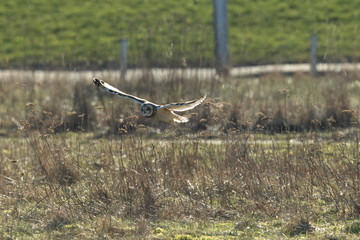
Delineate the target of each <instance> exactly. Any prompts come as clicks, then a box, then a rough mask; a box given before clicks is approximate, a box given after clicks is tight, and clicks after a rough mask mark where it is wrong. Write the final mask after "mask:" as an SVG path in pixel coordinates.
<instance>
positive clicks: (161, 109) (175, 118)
mask: <svg viewBox="0 0 360 240" xmlns="http://www.w3.org/2000/svg"><path fill="white" fill-rule="evenodd" d="M93 82H94V83H95V85H97V86H98V87H101V88H103V89H104V91H106V92H109V93H111V94H114V95H117V96H119V97H123V98H127V99H129V100H131V101H134V102H136V103H139V104H144V103H150V104H153V105H154V106H156V107H157V113H156V114H155V116H154V118H156V119H158V120H160V121H164V122H176V123H186V122H188V121H189V119H188V118H187V117H185V116H180V115H178V114H176V113H174V112H183V111H187V110H191V109H193V108H195V107H196V106H198V105H200V104H201V103H202V102H204V100H205V98H206V96H204V97H202V98H200V99H197V100H192V101H187V102H180V103H169V104H165V105H158V104H155V103H152V102H150V101H148V100H146V99H142V98H138V97H136V96H133V95H130V94H127V93H125V92H122V91H120V90H119V89H117V88H115V87H113V86H111V85H110V84H108V83H106V82H104V81H102V80H100V79H96V78H94V79H93Z"/></svg>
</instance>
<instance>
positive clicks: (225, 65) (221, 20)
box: [214, 0, 229, 75]
mask: <svg viewBox="0 0 360 240" xmlns="http://www.w3.org/2000/svg"><path fill="white" fill-rule="evenodd" d="M214 27H215V55H216V72H217V73H218V74H220V75H228V74H229V54H228V24H227V0H214Z"/></svg>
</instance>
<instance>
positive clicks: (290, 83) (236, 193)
mask: <svg viewBox="0 0 360 240" xmlns="http://www.w3.org/2000/svg"><path fill="white" fill-rule="evenodd" d="M69 76H70V75H69ZM69 76H66V75H60V74H59V75H52V76H50V75H49V78H48V79H47V80H46V81H37V80H34V79H32V78H26V77H24V76H23V75H22V74H21V73H19V74H13V75H11V76H8V77H6V78H3V79H1V81H0V92H1V94H0V97H1V103H2V104H1V105H0V107H1V108H0V116H1V119H0V131H1V132H0V135H1V136H0V209H1V211H0V214H1V220H0V221H1V222H0V234H1V235H0V238H2V239H57V238H60V239H94V238H100V239H119V238H124V239H139V238H144V239H145V238H146V239H239V238H242V239H299V238H300V239H355V238H358V237H359V234H360V220H359V213H360V198H359V197H360V196H359V191H360V184H359V176H360V172H359V171H360V168H359V160H360V149H359V148H360V140H359V139H360V132H359V114H358V113H359V108H360V106H359V101H358V96H359V95H360V85H359V80H358V75H357V74H356V73H348V74H347V75H343V74H339V75H325V76H323V77H320V78H316V79H314V78H311V77H309V76H307V75H305V74H302V73H297V74H295V75H294V76H291V77H289V76H282V75H279V74H278V73H274V74H269V75H265V76H262V77H259V78H228V79H220V78H218V77H214V78H210V79H202V78H201V77H192V78H187V77H184V76H181V74H180V75H176V74H169V76H168V77H167V78H164V79H162V80H159V79H154V78H153V77H152V76H151V75H149V73H148V72H144V73H143V75H142V76H140V77H139V79H132V81H128V82H122V83H121V84H119V82H117V81H116V79H114V78H111V77H108V76H106V75H105V74H104V75H101V74H100V76H97V77H99V78H104V80H107V81H109V82H110V83H112V84H114V85H116V86H118V87H119V88H120V89H122V90H124V91H126V92H129V93H132V94H135V95H138V96H141V97H143V98H149V99H151V100H153V101H154V102H159V103H163V102H172V101H176V100H186V99H193V98H197V97H199V96H201V95H203V94H207V95H208V99H207V100H206V102H205V103H204V104H203V105H201V106H199V107H198V108H196V109H195V110H193V111H192V112H191V113H189V114H188V116H189V117H190V122H189V123H187V124H183V125H177V126H172V125H167V124H159V123H158V122H152V121H151V120H148V119H143V118H140V117H139V116H138V114H137V111H138V109H137V107H136V106H135V105H133V104H130V103H128V102H127V101H125V100H122V99H119V98H116V97H113V96H109V95H108V94H106V93H105V92H102V91H100V90H99V89H98V88H96V87H95V86H94V85H93V84H92V82H91V79H84V80H77V81H75V80H74V79H72V77H69ZM200 89H201V90H200ZM164 92H171V93H172V94H165V95H164V94H163V93H164Z"/></svg>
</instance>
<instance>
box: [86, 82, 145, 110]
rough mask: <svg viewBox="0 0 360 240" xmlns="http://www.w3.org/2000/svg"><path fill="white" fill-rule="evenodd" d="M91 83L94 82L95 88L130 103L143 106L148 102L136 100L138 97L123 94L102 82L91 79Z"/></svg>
mask: <svg viewBox="0 0 360 240" xmlns="http://www.w3.org/2000/svg"><path fill="white" fill-rule="evenodd" d="M93 82H94V84H95V85H96V86H98V87H101V88H103V89H104V91H106V92H109V93H111V94H115V95H117V96H119V97H123V98H127V99H129V100H131V101H134V102H136V103H139V104H143V103H145V102H149V101H147V100H146V99H142V98H138V97H135V96H133V95H130V94H127V93H124V92H122V91H120V90H119V89H117V88H115V87H113V86H111V85H110V84H108V83H106V82H104V81H103V80H100V79H97V78H94V79H93Z"/></svg>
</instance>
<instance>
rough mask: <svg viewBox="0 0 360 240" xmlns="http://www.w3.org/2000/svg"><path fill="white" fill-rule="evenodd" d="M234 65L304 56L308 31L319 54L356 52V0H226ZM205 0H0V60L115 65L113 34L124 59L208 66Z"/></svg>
mask: <svg viewBox="0 0 360 240" xmlns="http://www.w3.org/2000/svg"><path fill="white" fill-rule="evenodd" d="M228 4H229V6H228V9H229V13H228V18H229V48H230V55H231V59H232V63H233V65H235V66H239V65H244V64H245V65H248V64H267V63H289V62H294V63H296V62H308V60H309V42H310V36H311V34H317V35H318V39H319V44H318V46H319V51H318V58H319V60H320V61H322V62H347V61H353V62H356V61H358V60H359V44H358V42H359V36H360V34H359V30H358V29H359V24H358V23H359V22H360V14H359V11H360V10H359V9H360V3H359V2H358V1H351V0H346V1H335V0H321V1H310V0H306V1H301V2H300V1H298V2H295V1H291V2H288V1H279V0H268V1H228ZM212 16H213V11H212V1H211V0H184V1H175V0H171V1H163V2H160V1H151V0H149V1H144V0H134V1H124V0H108V1H102V2H99V1H69V0H65V1H62V2H61V3H60V2H58V1H54V0H51V1H44V0H28V1H26V2H24V1H20V0H3V1H1V3H0V28H1V29H2V30H1V34H0V45H1V49H0V55H1V57H0V67H2V68H45V69H48V68H57V69H59V68H60V69H66V70H73V69H90V68H114V67H115V68H118V66H119V63H118V62H119V49H120V39H121V38H128V39H129V44H130V45H129V65H130V66H133V67H134V66H136V67H147V66H158V67H182V66H184V62H186V64H187V66H188V67H205V66H213V63H214V57H213V52H214V47H213V46H214V42H213V28H212Z"/></svg>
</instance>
